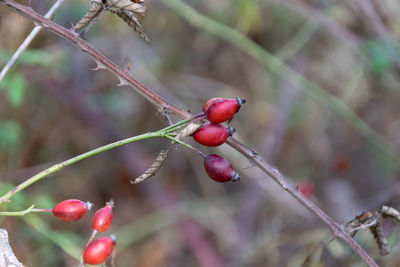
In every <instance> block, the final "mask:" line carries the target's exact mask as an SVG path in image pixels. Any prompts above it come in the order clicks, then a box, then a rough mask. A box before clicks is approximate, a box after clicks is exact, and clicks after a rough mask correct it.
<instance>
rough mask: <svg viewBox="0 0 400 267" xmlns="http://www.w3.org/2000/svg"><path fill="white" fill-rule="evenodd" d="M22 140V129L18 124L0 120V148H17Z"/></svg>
mask: <svg viewBox="0 0 400 267" xmlns="http://www.w3.org/2000/svg"><path fill="white" fill-rule="evenodd" d="M21 140H22V127H21V125H20V124H19V123H17V122H15V121H9V120H0V147H3V148H5V149H10V148H12V147H15V146H18V145H19V144H20V142H21Z"/></svg>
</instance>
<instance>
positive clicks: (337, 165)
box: [333, 155, 351, 174]
mask: <svg viewBox="0 0 400 267" xmlns="http://www.w3.org/2000/svg"><path fill="white" fill-rule="evenodd" d="M350 167H351V163H350V160H349V158H348V157H347V156H345V155H338V156H336V157H335V158H334V159H333V169H334V171H335V172H336V173H337V174H345V173H346V172H347V171H348V170H349V169H350Z"/></svg>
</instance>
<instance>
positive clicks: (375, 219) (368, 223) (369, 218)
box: [345, 206, 400, 256]
mask: <svg viewBox="0 0 400 267" xmlns="http://www.w3.org/2000/svg"><path fill="white" fill-rule="evenodd" d="M386 218H389V219H391V220H392V221H394V222H395V223H398V224H400V212H399V211H398V210H396V209H395V208H392V207H388V206H382V209H381V211H380V212H377V211H375V212H374V213H372V212H369V211H366V212H363V213H361V214H360V215H358V216H356V217H355V218H354V219H353V220H351V221H349V222H348V223H347V224H346V227H345V230H346V232H347V233H349V235H350V236H351V237H354V236H355V235H356V233H357V231H358V230H363V229H369V230H370V231H371V233H372V235H373V236H374V238H375V241H376V243H377V245H378V247H379V251H380V253H381V255H382V256H384V255H387V254H389V252H390V248H389V245H388V243H387V240H386V237H385V235H384V233H383V229H382V224H381V221H382V219H386Z"/></svg>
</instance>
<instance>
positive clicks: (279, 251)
mask: <svg viewBox="0 0 400 267" xmlns="http://www.w3.org/2000/svg"><path fill="white" fill-rule="evenodd" d="M21 3H24V4H28V3H27V1H21ZM52 3H53V1H48V0H40V1H38V0H31V1H30V4H31V6H32V8H33V9H34V10H36V11H38V12H39V13H41V14H44V13H45V12H46V11H47V10H48V9H49V7H50V6H51V4H52ZM89 4H90V3H89V1H88V0H81V1H78V0H70V1H66V2H65V3H64V4H63V5H62V6H61V7H60V8H59V10H58V11H57V12H56V14H55V17H54V19H55V21H56V22H57V23H59V24H61V25H63V26H65V27H70V25H71V24H73V23H76V22H77V21H78V20H79V18H81V17H82V16H83V15H84V14H85V12H86V11H87V9H88V8H89ZM144 5H145V6H146V7H147V8H148V11H147V13H146V16H144V17H143V18H140V21H141V22H142V25H143V27H144V30H145V32H146V33H147V35H148V36H149V38H150V41H151V44H150V45H147V44H146V43H144V42H143V41H142V40H141V39H140V38H139V37H138V35H137V34H136V33H135V32H134V31H133V30H132V29H131V28H129V27H128V26H127V25H126V24H125V23H124V22H123V21H122V20H121V19H120V18H118V17H117V16H115V15H113V14H111V13H110V12H106V13H105V14H104V15H103V16H102V17H101V18H100V19H99V20H98V22H97V24H95V25H94V26H93V28H92V29H91V30H90V31H89V32H88V33H87V34H86V39H87V40H88V42H89V43H90V44H91V45H93V47H95V48H96V49H98V50H99V51H100V52H102V53H103V54H104V55H106V56H107V57H108V58H110V59H111V60H112V61H114V62H115V63H116V64H118V65H119V66H121V67H127V66H128V64H129V65H130V71H131V73H132V75H133V77H135V78H136V79H137V80H139V81H140V82H142V83H144V84H145V85H146V86H148V87H149V88H151V89H152V90H154V91H155V92H157V93H158V94H160V95H161V96H163V97H165V98H167V99H168V100H170V101H171V102H172V103H174V104H176V105H177V106H179V107H181V108H184V109H187V110H190V112H192V113H193V114H195V113H198V112H199V111H200V110H201V107H202V105H203V103H204V101H206V100H207V99H209V98H211V97H217V96H222V97H242V98H245V99H246V100H247V103H246V105H244V106H243V108H242V109H241V111H240V113H238V114H237V115H236V116H235V118H234V120H232V122H231V126H232V127H234V128H236V130H237V131H236V133H235V137H236V138H238V139H239V140H241V141H242V142H243V143H244V144H246V145H248V146H249V147H251V148H254V149H255V150H257V151H258V152H259V153H260V155H262V156H263V157H264V158H265V159H266V160H267V161H268V162H269V163H270V164H271V165H273V166H276V167H277V168H278V169H279V170H280V171H281V173H283V174H284V175H285V176H287V177H288V179H289V180H290V181H291V182H292V183H293V184H297V185H299V189H301V190H302V192H303V193H304V194H306V195H307V196H308V197H310V198H311V199H312V201H314V202H315V203H317V205H318V206H319V207H321V208H322V209H323V210H324V211H326V212H327V214H328V215H329V216H331V217H332V218H333V219H334V220H336V221H337V222H340V223H346V222H347V221H349V220H351V219H353V218H354V217H355V216H356V215H359V214H360V213H362V212H363V211H367V210H369V211H376V210H380V209H381V207H382V205H389V206H392V207H394V208H400V205H399V200H400V199H399V193H400V183H399V181H398V175H399V168H398V165H399V161H400V154H399V146H400V135H399V132H400V120H399V112H400V76H399V73H400V57H399V46H398V42H399V39H400V17H399V16H398V14H399V13H400V2H398V1H396V0H355V1H334V0H331V1H328V0H314V1H312V0H310V1H306V0H303V1H302V0H288V1H277V0H246V1H242V0H219V1H212V0H203V1H199V0H187V1H186V2H180V1H177V0H173V1H172V0H171V1H168V0H161V1H156V0H146V2H145V4H144ZM187 5H190V6H191V7H192V8H193V9H194V10H196V11H197V12H199V13H200V14H203V15H205V16H207V17H208V18H211V19H212V20H213V21H214V22H217V24H211V26H212V27H211V30H210V29H209V28H205V29H204V27H205V26H206V25H209V24H207V23H208V22H209V21H208V20H204V21H201V22H200V23H199V25H197V26H194V25H191V23H190V22H189V21H188V20H187V19H190V18H194V15H193V14H191V13H190V12H191V11H193V10H191V9H185V7H186V6H187ZM188 10H189V11H190V12H189V11H188ZM188 12H189V13H188ZM0 16H1V19H0V36H2V37H1V38H0V67H3V66H4V65H5V64H6V62H7V61H8V59H9V58H10V56H11V55H12V53H13V52H14V51H15V50H16V49H17V48H18V46H19V45H20V43H21V42H22V41H23V40H24V38H25V37H26V36H27V34H29V32H30V31H31V30H32V28H33V24H32V23H31V22H30V21H28V20H27V19H25V18H23V17H22V16H20V15H18V14H16V13H14V12H12V11H11V10H10V9H8V8H6V7H5V6H3V5H0ZM185 16H186V18H187V19H185ZM201 18H204V17H201ZM214 22H213V23H214ZM195 23H196V22H195ZM221 25H226V26H227V27H230V28H231V29H234V30H236V31H237V32H240V33H241V34H242V35H243V36H247V37H248V38H249V39H243V38H242V39H240V38H239V39H235V38H229V34H231V32H229V31H218V32H217V33H218V34H212V32H213V29H217V26H218V27H219V26H221ZM223 29H226V28H223ZM240 36H241V35H240ZM249 43H250V44H251V45H247V44H249ZM254 44H256V45H254ZM281 63H283V64H281ZM95 66H96V64H95V63H94V61H93V60H92V59H90V58H89V57H88V56H87V55H86V54H84V53H82V52H81V51H80V50H79V49H77V48H76V47H74V46H73V45H71V44H70V43H69V42H67V41H65V40H63V39H61V38H60V37H58V36H56V35H54V34H52V33H50V32H48V31H42V32H41V33H40V34H39V35H38V36H37V38H36V39H35V40H34V42H33V43H32V45H31V46H30V47H29V49H28V50H27V51H26V52H25V53H24V54H23V55H22V56H21V57H20V58H19V60H18V61H17V64H16V65H15V66H14V67H13V68H12V69H11V71H10V72H9V73H8V74H7V76H6V78H5V79H4V80H3V81H2V82H1V84H0V183H1V184H0V191H1V192H0V193H5V192H7V191H8V190H10V189H11V188H12V187H13V186H14V185H17V184H19V183H21V182H22V181H24V180H26V179H27V178H29V177H30V176H32V175H34V174H36V173H38V172H39V171H41V170H43V169H45V168H47V167H49V166H51V165H53V164H55V163H58V162H61V161H63V160H65V159H68V158H71V157H73V156H76V155H78V154H81V153H84V152H86V151H88V150H91V149H94V148H96V147H99V146H102V145H105V144H107V143H111V142H113V141H116V140H119V139H122V138H126V137H129V136H134V135H138V134H141V133H145V132H148V131H154V130H157V129H160V128H163V127H165V126H166V125H167V122H166V120H165V119H164V117H163V116H162V115H161V114H160V113H159V112H158V111H157V109H156V108H155V107H154V106H153V105H152V104H150V103H149V102H147V101H146V100H145V99H144V98H143V97H141V96H140V95H139V94H138V93H136V92H135V91H134V90H132V89H131V88H129V87H127V86H122V87H118V86H117V84H118V79H117V78H116V77H115V76H114V75H113V74H111V73H110V72H108V71H106V70H100V71H91V69H92V68H94V67H95ZM282 66H283V67H282ZM291 70H294V71H295V73H298V74H299V75H300V76H299V75H295V73H294V72H292V71H291ZM351 110H352V111H354V113H353V112H352V111H351ZM172 119H173V120H174V121H177V120H178V119H179V118H176V117H174V116H172ZM188 142H189V143H191V144H193V145H196V147H198V148H200V149H201V150H202V151H203V152H204V153H217V154H220V155H223V156H225V157H226V158H227V159H228V160H229V161H230V162H231V163H232V165H233V166H234V167H235V169H236V170H238V172H239V173H240V175H241V177H242V179H241V181H240V182H239V183H227V184H219V183H215V182H214V181H212V180H211V179H209V178H208V176H207V175H206V173H205V171H204V169H203V160H202V159H201V157H199V156H198V155H197V154H195V153H193V152H192V151H189V150H188V149H179V150H177V151H174V152H173V153H171V154H170V156H169V157H168V159H167V161H166V162H165V164H164V166H163V168H162V169H161V171H160V172H159V173H158V174H157V175H156V176H155V177H152V178H151V179H149V180H147V181H145V182H144V183H142V184H139V185H131V184H130V182H129V179H130V178H133V177H136V176H139V175H140V174H141V173H142V172H143V171H144V170H145V169H146V168H147V167H148V166H149V165H150V164H151V163H152V162H153V160H154V159H155V157H156V155H157V153H158V152H159V151H160V150H161V149H165V148H167V147H168V146H169V142H167V141H166V140H155V139H153V140H146V141H142V142H137V143H133V144H129V145H126V146H124V147H121V148H117V149H114V150H111V151H108V152H105V153H102V154H99V155H97V156H94V157H91V158H89V159H85V160H83V161H81V162H79V163H77V164H74V165H72V166H70V167H67V168H65V169H63V170H62V171H60V172H58V173H56V174H54V175H52V176H50V177H48V178H46V179H44V180H42V181H40V182H38V183H36V184H34V185H32V186H30V187H29V188H27V189H26V190H24V191H22V192H21V193H18V194H17V195H15V196H14V197H13V198H12V202H11V203H7V204H3V205H2V207H1V210H10V211H17V210H23V209H25V208H27V207H28V206H30V205H31V204H35V205H36V207H38V208H52V207H53V205H54V204H56V203H57V202H59V201H62V200H64V199H68V198H77V199H81V200H84V201H90V202H92V203H94V204H95V208H94V210H92V212H91V213H90V214H88V215H86V216H85V217H84V218H83V219H82V220H80V221H78V222H75V223H65V222H62V221H60V220H57V219H55V218H53V217H52V216H51V215H49V214H39V215H38V214H33V215H28V216H24V217H1V218H0V226H1V227H2V228H5V229H7V230H8V232H9V235H10V243H11V245H12V247H13V249H14V252H15V254H16V255H17V257H18V258H19V260H20V261H21V262H22V263H24V264H25V265H26V266H77V265H78V260H77V258H78V259H79V257H80V253H81V251H82V249H83V247H84V246H85V243H86V241H87V239H88V238H89V236H90V234H91V228H90V222H91V216H92V215H93V214H94V211H95V210H96V209H98V208H100V207H103V206H104V204H105V202H106V201H109V200H110V199H111V198H112V199H114V200H115V209H114V221H113V224H112V226H111V229H109V230H108V231H107V232H105V233H103V234H102V235H103V236H105V235H109V234H110V233H114V234H116V236H117V239H118V242H117V247H116V258H115V263H116V266H146V267H151V266H207V267H220V266H221V267H222V266H364V265H363V264H362V263H361V261H360V259H359V258H358V257H357V256H356V255H355V254H354V253H353V252H352V251H351V250H350V249H349V248H348V247H347V246H346V245H344V243H341V242H338V241H332V242H329V241H330V240H331V238H332V233H331V232H330V230H329V229H328V227H327V226H326V225H324V224H322V223H321V221H319V220H318V219H317V218H316V217H315V216H314V215H313V214H311V213H310V212H308V211H307V210H306V209H305V208H303V207H302V206H301V205H300V204H298V203H297V202H296V201H295V200H294V199H293V198H292V197H291V196H289V195H288V194H287V193H286V192H285V191H283V190H282V189H281V188H280V187H278V186H277V185H276V184H275V183H274V182H273V181H272V180H271V179H270V178H269V177H267V176H266V175H265V174H264V173H262V172H261V171H260V170H258V169H257V168H256V167H254V166H253V165H252V163H251V162H249V161H248V160H247V159H246V158H244V157H243V156H241V155H240V154H239V153H237V152H235V151H234V150H233V149H232V148H230V147H229V146H227V145H223V146H221V147H219V148H212V149H209V148H205V147H200V145H197V144H194V143H193V142H192V140H188ZM383 230H384V232H385V234H386V236H387V238H388V243H389V246H390V248H391V253H390V254H389V255H387V256H384V257H383V256H381V255H379V249H378V246H377V244H376V243H375V242H374V239H373V237H372V235H371V233H370V232H369V231H362V232H359V233H358V234H357V236H356V240H357V242H359V243H360V244H361V246H362V247H363V248H364V249H365V250H366V251H367V252H368V253H369V254H370V255H371V256H372V257H373V258H374V259H375V260H376V261H377V263H378V264H380V265H382V266H398V262H400V253H399V252H400V231H399V230H400V228H399V225H396V224H394V223H392V222H390V221H385V220H384V221H383Z"/></svg>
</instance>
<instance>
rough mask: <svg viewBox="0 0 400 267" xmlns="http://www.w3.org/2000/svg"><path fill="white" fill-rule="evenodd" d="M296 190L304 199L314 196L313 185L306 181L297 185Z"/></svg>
mask: <svg viewBox="0 0 400 267" xmlns="http://www.w3.org/2000/svg"><path fill="white" fill-rule="evenodd" d="M297 190H299V192H300V193H302V194H303V195H304V196H305V197H306V198H310V197H312V195H313V194H314V184H313V183H311V182H308V181H304V182H300V183H299V184H298V185H297Z"/></svg>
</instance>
